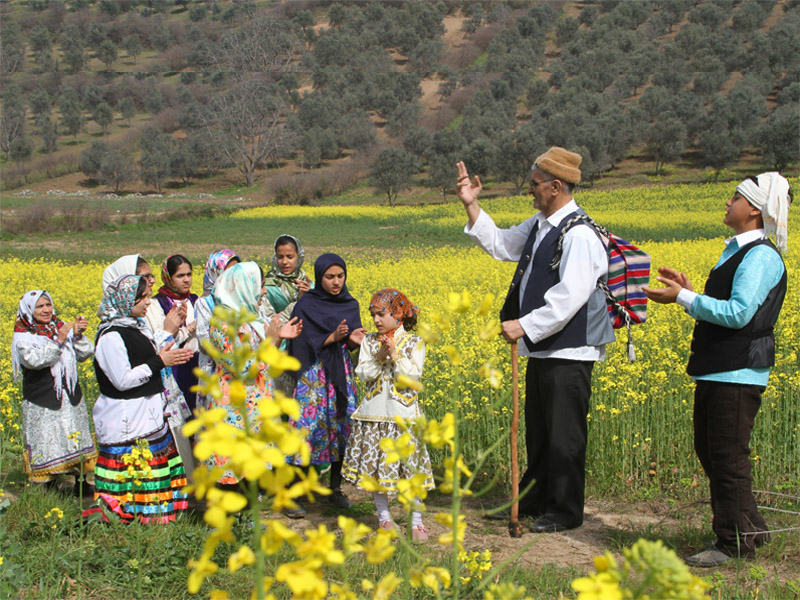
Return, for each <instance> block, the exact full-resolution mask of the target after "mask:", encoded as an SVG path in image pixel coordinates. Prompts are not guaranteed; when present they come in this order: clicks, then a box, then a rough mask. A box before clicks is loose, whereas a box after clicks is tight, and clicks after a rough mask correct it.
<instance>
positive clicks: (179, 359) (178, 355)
mask: <svg viewBox="0 0 800 600" xmlns="http://www.w3.org/2000/svg"><path fill="white" fill-rule="evenodd" d="M174 345H175V342H174V341H172V342H170V343H169V344H167V345H166V346H164V348H162V350H161V352H159V353H158V355H159V356H160V357H161V361H162V362H163V363H164V366H165V367H172V366H174V365H182V364H185V363H187V362H189V361H190V360H191V359H192V356H194V352H193V351H192V350H189V349H188V348H173V346H174Z"/></svg>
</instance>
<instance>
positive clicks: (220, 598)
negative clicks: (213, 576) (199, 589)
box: [208, 590, 231, 600]
mask: <svg viewBox="0 0 800 600" xmlns="http://www.w3.org/2000/svg"><path fill="white" fill-rule="evenodd" d="M230 597H231V596H230V594H229V593H228V592H226V591H225V590H211V593H210V594H209V595H208V600H230Z"/></svg>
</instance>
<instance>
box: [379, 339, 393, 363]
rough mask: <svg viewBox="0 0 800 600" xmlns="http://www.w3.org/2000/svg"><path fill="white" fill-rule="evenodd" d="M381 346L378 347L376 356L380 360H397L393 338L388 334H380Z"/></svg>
mask: <svg viewBox="0 0 800 600" xmlns="http://www.w3.org/2000/svg"><path fill="white" fill-rule="evenodd" d="M378 339H379V340H380V343H381V346H380V348H378V355H377V358H378V360H379V361H380V362H385V361H386V359H387V358H391V359H392V360H397V348H396V347H395V345H394V339H392V338H390V337H389V336H388V335H382V336H381V337H380V338H378Z"/></svg>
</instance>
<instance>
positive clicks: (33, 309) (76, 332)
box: [11, 290, 97, 493]
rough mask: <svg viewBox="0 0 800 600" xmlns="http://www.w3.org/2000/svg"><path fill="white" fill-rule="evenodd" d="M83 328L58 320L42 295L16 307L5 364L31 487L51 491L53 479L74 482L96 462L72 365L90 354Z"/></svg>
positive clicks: (29, 295)
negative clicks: (18, 398)
mask: <svg viewBox="0 0 800 600" xmlns="http://www.w3.org/2000/svg"><path fill="white" fill-rule="evenodd" d="M87 324H88V323H87V320H86V318H85V317H83V316H80V317H78V318H77V319H75V321H73V322H70V323H64V322H63V321H62V320H60V319H58V318H57V317H56V315H55V310H54V308H53V299H52V298H51V297H50V294H48V293H47V292H46V291H44V290H31V291H28V292H25V294H24V295H23V296H22V298H21V299H20V301H19V308H18V310H17V319H16V323H15V324H14V336H13V338H12V341H11V364H12V367H13V371H14V377H15V378H17V379H18V378H19V377H20V376H21V377H22V395H23V401H22V431H23V435H24V437H25V453H24V460H25V471H26V473H27V474H28V479H29V480H30V481H31V482H35V483H45V482H47V483H49V484H51V485H53V484H55V483H56V480H55V476H56V475H60V474H71V473H76V475H77V476H80V475H81V465H82V469H83V472H86V471H90V470H91V469H92V468H93V466H94V462H95V459H96V458H97V451H96V450H95V447H94V441H93V439H92V432H91V430H90V429H89V414H88V412H87V410H86V403H85V402H84V400H83V393H82V391H81V386H80V383H79V382H78V362H79V361H84V360H86V359H87V358H89V357H90V356H91V355H92V354H93V353H94V345H93V344H92V342H91V340H89V339H88V338H87V337H86V336H85V335H83V334H84V332H85V331H86V327H87ZM76 483H77V480H76ZM79 489H80V486H78V485H76V487H75V490H76V493H78V491H79Z"/></svg>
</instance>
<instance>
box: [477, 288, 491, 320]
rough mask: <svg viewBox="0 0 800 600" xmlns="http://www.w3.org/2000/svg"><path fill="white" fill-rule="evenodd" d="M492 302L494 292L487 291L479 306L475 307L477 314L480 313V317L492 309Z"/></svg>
mask: <svg viewBox="0 0 800 600" xmlns="http://www.w3.org/2000/svg"><path fill="white" fill-rule="evenodd" d="M492 304H494V294H492V293H487V294H486V295H485V296H484V297H483V300H482V301H481V303H480V305H479V306H478V308H476V309H475V314H476V315H478V316H479V317H482V316H483V315H485V314H486V313H488V312H489V311H490V310H492Z"/></svg>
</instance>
